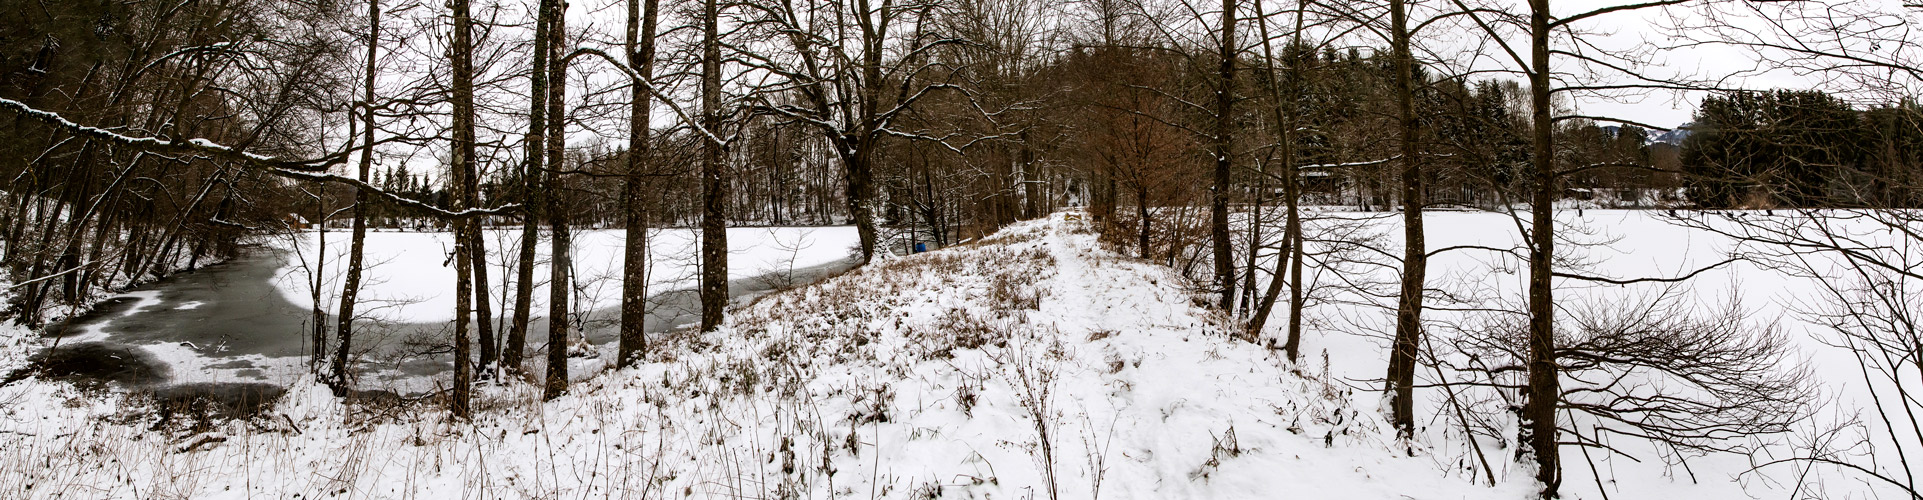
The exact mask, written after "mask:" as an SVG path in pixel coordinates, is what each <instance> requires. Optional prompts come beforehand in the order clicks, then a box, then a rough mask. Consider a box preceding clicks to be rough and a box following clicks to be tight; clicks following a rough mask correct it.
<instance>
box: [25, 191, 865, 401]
mask: <svg viewBox="0 0 1923 500" xmlns="http://www.w3.org/2000/svg"><path fill="white" fill-rule="evenodd" d="M729 233H730V234H729V236H730V238H729V241H730V245H729V247H730V257H731V259H730V266H729V268H730V273H729V274H730V277H731V283H730V293H731V295H733V296H735V297H751V296H754V295H758V294H761V293H765V292H767V291H769V290H773V289H778V288H782V287H786V286H792V285H795V284H802V283H808V282H812V281H814V280H817V279H820V278H821V277H822V276H826V275H828V274H832V273H834V272H839V271H841V270H843V269H846V268H847V267H849V266H850V265H852V262H851V261H850V260H849V248H850V247H851V246H852V245H853V242H854V241H855V240H854V230H853V229H852V228H844V227H782V228H735V229H731V230H730V232H729ZM518 234H519V233H518V231H513V232H510V231H490V232H488V234H487V237H488V238H489V254H490V257H489V259H488V260H489V264H490V271H491V272H490V273H489V274H490V279H491V284H490V285H491V286H490V288H491V289H492V290H493V293H491V294H490V295H491V297H490V300H491V301H492V302H493V304H494V313H495V314H496V315H497V316H501V317H497V318H496V321H497V323H498V324H502V325H503V326H504V323H503V322H504V321H505V316H507V315H508V312H509V308H508V307H507V304H508V302H507V301H508V300H511V297H512V295H511V293H512V284H513V282H514V281H513V280H514V276H513V275H512V273H510V272H509V271H510V270H511V268H512V265H513V258H514V256H515V254H516V252H517V251H518V248H517V247H515V246H514V245H515V243H516V242H517V241H518ZM345 236H346V233H330V234H329V235H328V237H327V245H326V247H325V254H324V255H323V253H322V251H321V248H320V246H319V244H318V241H319V238H318V235H317V234H316V233H314V232H312V231H309V232H305V233H301V234H299V235H297V236H296V237H295V238H291V239H281V240H278V241H275V242H273V243H272V244H271V245H268V246H264V247H254V248H250V249H247V250H246V251H245V252H243V253H242V255H241V256H239V257H238V258H236V259H234V260H233V261H230V262H227V263H223V264H220V265H215V266H209V267H205V268H202V269H200V270H198V271H194V272H190V273H183V274H180V275H176V276H173V277H169V278H167V279H163V280H159V281H156V282H154V283H151V284H148V285H146V286H142V287H140V288H139V289H138V290H135V291H132V292H128V293H124V294H121V295H118V296H115V297H112V298H110V299H108V300H106V301H104V302H102V303H101V304H99V305H98V306H96V307H95V308H94V309H93V310H91V311H89V312H88V313H86V314H83V315H81V316H77V317H75V318H72V319H70V320H68V321H64V322H61V323H58V324H55V325H53V326H52V327H49V328H48V330H47V333H48V335H50V336H53V337H54V339H53V340H51V341H50V343H51V344H54V346H55V347H54V348H53V349H49V350H48V351H47V352H44V353H41V354H39V355H37V356H36V357H35V358H34V361H33V362H34V363H35V364H36V365H37V366H40V367H42V368H60V373H59V374H58V375H59V376H60V377H62V378H69V379H83V380H96V381H111V382H115V383H119V384H121V385H123V386H129V387H166V386H181V385H189V384H208V383H249V384H258V383H266V384H275V385H286V384H288V383H290V382H292V381H293V380H295V379H297V378H299V377H300V376H301V374H302V373H303V372H304V371H305V368H304V365H305V359H306V356H307V355H308V353H310V352H311V349H312V347H311V346H310V345H309V342H310V339H311V338H312V333H311V332H312V331H313V330H312V329H313V323H312V322H313V313H312V307H313V303H314V302H313V297H314V295H313V293H312V288H311V287H312V285H313V281H312V276H314V275H315V274H314V273H312V271H311V270H312V269H315V268H317V267H318V268H319V269H320V271H319V273H318V275H319V276H321V278H322V280H321V287H322V288H323V290H322V295H321V297H322V302H323V304H324V305H323V307H324V309H326V311H325V312H326V313H327V314H326V321H327V322H328V323H329V324H328V326H327V329H328V333H329V334H330V335H331V334H332V332H333V326H332V323H333V322H334V321H336V318H335V317H333V315H332V313H333V312H334V311H333V309H334V304H336V303H337V300H338V297H339V283H340V281H341V277H342V275H343V268H344V266H345V264H346V262H347V258H346V253H347V251H348V243H349V242H348V240H347V238H345ZM624 236H625V234H624V233H623V232H622V231H619V230H601V231H585V232H582V233H581V234H580V235H579V236H577V238H576V240H575V252H576V256H575V272H576V273H577V278H576V290H577V293H578V296H577V297H576V303H577V304H578V305H577V308H576V310H577V311H580V313H579V314H581V315H582V317H581V318H579V319H581V321H580V323H579V324H581V325H583V332H582V334H583V335H584V338H585V340H586V341H587V342H588V343H591V344H596V345H602V344H607V343H609V342H611V341H613V340H614V335H615V326H616V325H615V324H614V323H613V321H614V320H615V319H616V318H617V317H618V308H619V306H620V297H619V291H620V290H621V277H620V275H619V271H620V268H621V250H622V248H623V244H624V241H623V238H624ZM650 236H651V237H650V250H651V251H652V252H653V255H652V259H651V260H652V262H651V263H652V265H651V266H650V274H649V277H650V279H649V294H650V301H649V306H650V307H649V315H648V321H647V325H648V329H649V330H650V331H655V332H659V331H666V330H668V329H672V328H674V327H676V326H680V325H683V324H686V323H689V322H691V321H694V320H695V318H696V314H697V312H698V304H697V303H696V302H695V301H694V297H693V295H692V294H691V293H688V292H687V290H688V289H691V288H692V286H693V283H694V281H693V277H694V276H695V275H696V268H695V261H694V259H693V257H692V255H693V254H694V250H695V241H696V239H695V238H694V236H693V234H692V232H690V231H687V230H656V231H654V232H653V234H651V235H650ZM451 243H452V238H451V237H450V236H449V235H448V234H447V233H438V232H428V233H421V232H386V231H375V232H370V233H369V234H368V238H367V257H366V259H367V263H368V264H367V266H368V268H367V271H366V273H365V278H364V286H363V291H362V293H361V300H362V306H361V308H360V309H361V311H363V314H364V315H365V316H363V319H361V320H358V321H357V323H358V324H359V325H361V326H360V327H359V328H358V329H357V331H358V332H359V335H357V342H356V344H357V348H356V351H357V354H358V355H359V356H360V357H361V359H362V361H363V363H361V366H362V371H361V376H362V382H363V384H362V385H363V386H365V387H368V388H375V389H384V390H392V391H396V392H402V393H408V392H420V391H426V390H430V389H431V388H432V378H433V377H434V376H436V375H439V374H441V373H444V372H445V371H447V370H449V369H451V367H452V364H451V361H450V360H449V359H448V358H447V356H445V355H440V356H434V355H422V354H419V352H421V351H424V350H429V349H427V348H426V347H425V346H422V345H420V344H421V343H422V342H423V341H437V340H444V338H445V336H446V334H447V332H448V325H447V324H446V323H447V322H448V321H450V320H451V319H452V318H453V302H454V301H453V294H452V293H451V289H452V285H453V283H454V270H453V268H452V267H451V265H444V263H446V261H447V259H446V254H445V251H446V249H447V248H450V247H451V246H452V245H451ZM539 248H540V250H539V252H540V257H539V259H538V261H537V265H536V274H537V276H536V279H537V280H538V281H537V282H536V283H537V287H536V290H535V292H534V302H535V305H534V307H533V308H532V310H533V311H534V312H535V314H536V320H535V322H534V324H533V325H532V326H531V327H530V328H531V329H532V330H533V331H534V332H537V334H534V335H530V337H531V338H530V339H529V340H530V342H529V344H528V346H527V348H528V350H529V351H530V352H540V351H542V350H544V349H545V346H546V335H545V331H546V326H545V325H546V320H545V317H544V316H545V313H546V311H547V305H546V302H547V292H548V287H547V286H546V285H545V280H546V277H547V274H548V272H547V267H546V266H547V257H546V252H547V245H546V244H545V243H543V244H542V245H540V247H539ZM495 331H497V332H500V331H505V328H496V330H495ZM530 358H531V361H532V362H534V363H535V364H537V365H538V363H539V362H540V361H541V359H542V357H541V356H538V355H532V356H530ZM537 368H538V367H537Z"/></svg>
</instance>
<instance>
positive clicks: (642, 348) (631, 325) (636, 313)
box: [616, 0, 660, 367]
mask: <svg viewBox="0 0 1923 500" xmlns="http://www.w3.org/2000/svg"><path fill="white" fill-rule="evenodd" d="M659 11H660V2H659V0H628V26H627V47H626V48H627V51H628V65H629V66H631V67H633V68H635V72H636V73H637V76H638V78H637V79H636V81H634V82H633V83H632V85H633V87H632V88H631V89H629V93H628V96H629V97H628V98H629V100H630V101H631V103H630V104H629V106H630V112H629V118H628V155H627V185H626V186H624V187H623V189H622V192H621V203H622V209H623V211H622V214H623V221H624V222H625V223H626V224H625V227H626V228H627V248H626V249H625V251H624V252H623V253H622V254H621V269H622V279H621V345H620V352H619V353H618V355H617V357H616V360H617V363H616V364H617V365H618V366H623V367H626V366H633V365H634V363H636V362H638V361H639V360H640V358H641V356H642V355H644V354H646V351H647V347H648V336H647V335H648V332H647V330H646V326H647V318H648V315H647V309H646V308H647V295H648V221H647V204H646V200H645V199H644V198H643V197H642V193H643V191H644V190H645V186H646V183H647V180H648V177H647V172H646V169H647V166H648V161H649V159H650V152H651V150H652V149H651V147H650V145H649V144H648V141H649V140H650V137H651V135H650V132H651V130H652V128H651V127H652V125H650V123H652V122H653V119H654V114H653V109H652V107H651V104H652V103H653V100H652V99H653V98H652V96H650V95H649V94H648V86H650V85H652V84H653V83H652V82H651V80H652V79H653V78H654V57H655V56H654V52H655V50H654V39H655V29H656V28H655V23H656V18H657V17H658V16H659V14H658V12H659Z"/></svg>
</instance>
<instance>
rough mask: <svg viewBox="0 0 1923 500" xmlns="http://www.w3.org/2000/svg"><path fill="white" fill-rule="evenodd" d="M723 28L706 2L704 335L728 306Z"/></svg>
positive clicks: (703, 11)
mask: <svg viewBox="0 0 1923 500" xmlns="http://www.w3.org/2000/svg"><path fill="white" fill-rule="evenodd" d="M864 19H865V17H864ZM720 25H721V12H720V8H719V7H718V6H717V3H716V1H715V0H702V3H701V127H702V128H703V129H706V130H707V131H708V132H709V133H708V134H707V135H704V137H702V141H701V331H713V330H714V329H715V328H716V327H719V326H721V317H722V312H723V310H724V309H725V308H726V307H727V305H728V214H727V203H726V202H727V197H728V173H727V171H726V169H727V166H726V165H724V164H722V162H721V152H722V151H721V149H722V148H723V147H724V146H725V145H724V144H722V143H721V138H720V137H718V136H713V135H712V134H713V133H714V131H717V130H720V129H721V109H720V108H721V31H720V29H721V28H720ZM851 177H852V175H851ZM850 182H853V181H852V180H851V181H850ZM870 231H871V232H872V228H871V229H870Z"/></svg>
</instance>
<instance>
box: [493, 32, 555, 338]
mask: <svg viewBox="0 0 1923 500" xmlns="http://www.w3.org/2000/svg"><path fill="white" fill-rule="evenodd" d="M552 8H553V5H551V4H549V2H548V1H547V0H542V2H541V7H540V14H538V15H537V20H536V21H535V23H534V50H533V57H532V58H533V59H534V64H533V66H534V67H533V68H532V70H531V71H529V72H528V80H529V81H530V82H532V85H531V87H530V89H529V91H528V99H529V101H530V103H529V105H528V130H527V141H525V142H526V151H525V152H524V153H525V156H526V157H525V158H523V159H522V163H521V205H522V207H524V208H522V210H521V246H520V255H519V256H518V258H517V259H516V261H515V269H514V271H515V275H516V276H518V278H517V279H516V280H515V286H514V319H513V320H512V322H511V323H510V324H509V325H508V332H507V343H506V345H505V346H502V352H501V366H502V367H504V368H506V369H507V370H509V371H513V372H520V371H521V359H522V356H523V355H524V353H526V352H527V351H526V349H527V334H528V323H529V322H530V321H531V320H532V316H533V302H534V247H535V245H537V244H539V242H540V237H541V229H540V227H541V223H540V219H539V218H538V216H539V214H540V213H541V210H542V209H543V208H544V207H546V202H545V200H544V199H543V197H542V195H541V193H542V189H541V175H543V172H545V169H543V168H542V167H541V165H542V159H543V156H544V153H543V152H544V151H546V148H547V139H546V138H547V114H548V107H547V97H548V41H547V39H548V19H549V18H552V17H554V12H553V10H552Z"/></svg>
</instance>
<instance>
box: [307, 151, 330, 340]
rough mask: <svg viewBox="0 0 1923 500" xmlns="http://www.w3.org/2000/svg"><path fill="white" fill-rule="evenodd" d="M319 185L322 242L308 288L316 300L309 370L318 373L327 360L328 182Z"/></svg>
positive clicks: (316, 230)
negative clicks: (323, 295) (324, 287)
mask: <svg viewBox="0 0 1923 500" xmlns="http://www.w3.org/2000/svg"><path fill="white" fill-rule="evenodd" d="M317 187H319V188H321V190H320V194H319V195H316V196H314V221H315V222H314V234H315V237H316V239H318V240H319V241H320V244H319V246H317V247H315V249H314V268H313V269H311V270H309V272H311V273H312V274H313V276H311V277H312V278H313V280H314V281H313V283H311V284H309V285H308V290H309V291H310V292H312V293H313V297H312V300H313V302H314V308H313V310H312V311H311V312H312V313H313V319H312V320H313V322H314V324H313V327H314V332H313V333H314V340H313V343H314V352H313V353H311V354H312V356H310V357H309V359H308V360H307V369H308V371H309V372H310V373H316V374H318V373H320V368H321V363H323V362H325V361H326V360H327V309H326V308H325V307H323V306H322V305H321V304H322V303H323V301H322V300H321V285H322V284H323V283H324V282H323V281H322V279H321V278H322V277H324V276H326V275H327V184H320V185H319V186H317Z"/></svg>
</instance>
